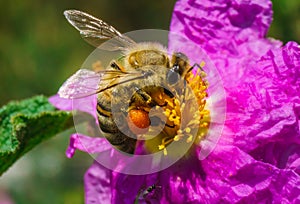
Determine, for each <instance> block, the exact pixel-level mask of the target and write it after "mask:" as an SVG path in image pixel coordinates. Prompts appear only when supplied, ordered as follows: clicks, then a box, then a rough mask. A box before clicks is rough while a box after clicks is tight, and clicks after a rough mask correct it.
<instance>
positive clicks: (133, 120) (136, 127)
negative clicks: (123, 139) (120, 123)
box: [128, 109, 150, 135]
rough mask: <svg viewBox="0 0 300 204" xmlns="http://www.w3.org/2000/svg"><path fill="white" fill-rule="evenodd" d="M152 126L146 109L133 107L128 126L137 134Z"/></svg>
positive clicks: (143, 132)
mask: <svg viewBox="0 0 300 204" xmlns="http://www.w3.org/2000/svg"><path fill="white" fill-rule="evenodd" d="M149 126H150V119H149V114H148V113H147V112H146V111H144V110H138V109H133V110H130V111H129V113H128V127H129V129H130V130H131V131H132V132H133V133H134V134H136V135H140V134H145V133H146V132H148V129H149Z"/></svg>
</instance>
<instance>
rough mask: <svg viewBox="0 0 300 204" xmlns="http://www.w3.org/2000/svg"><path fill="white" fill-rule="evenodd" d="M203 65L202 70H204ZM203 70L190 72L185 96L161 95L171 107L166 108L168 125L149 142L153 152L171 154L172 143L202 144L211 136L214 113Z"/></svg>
mask: <svg viewBox="0 0 300 204" xmlns="http://www.w3.org/2000/svg"><path fill="white" fill-rule="evenodd" d="M204 66H205V63H204V62H202V63H201V64H200V67H204ZM205 77H206V73H205V72H204V71H203V70H202V69H197V70H193V71H192V72H189V73H188V74H187V75H186V77H185V80H186V82H187V84H188V87H185V88H184V90H182V94H181V96H176V97H173V98H170V97H168V96H167V95H165V94H160V96H159V97H160V98H161V99H162V101H165V103H166V104H167V105H166V106H165V107H164V108H163V109H164V112H163V114H164V115H165V116H166V125H165V127H164V129H163V131H162V132H161V133H160V134H159V135H158V136H157V137H156V138H155V139H153V140H150V141H147V142H146V143H145V145H146V148H147V149H148V150H150V151H151V152H156V151H158V150H163V153H164V155H167V154H168V151H167V146H168V145H169V144H171V143H172V142H178V141H182V140H185V142H186V143H191V142H192V141H194V143H196V144H198V143H199V142H200V141H201V140H202V139H203V138H204V137H205V135H206V134H207V131H208V128H209V124H210V112H209V110H207V109H206V98H207V97H208V94H207V89H208V82H207V81H206V80H205Z"/></svg>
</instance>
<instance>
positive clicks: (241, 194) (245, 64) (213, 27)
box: [52, 0, 300, 203]
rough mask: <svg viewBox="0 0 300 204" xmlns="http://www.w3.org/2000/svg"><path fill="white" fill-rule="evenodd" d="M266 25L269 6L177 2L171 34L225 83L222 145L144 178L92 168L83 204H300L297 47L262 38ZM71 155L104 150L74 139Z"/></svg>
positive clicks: (257, 0) (254, 1) (260, 2)
mask: <svg viewBox="0 0 300 204" xmlns="http://www.w3.org/2000/svg"><path fill="white" fill-rule="evenodd" d="M271 21H272V9H271V2H270V1H268V0H249V1H234V0H222V1H209V0H179V1H178V2H177V3H176V5H175V8H174V12H173V17H172V22H171V31H172V32H176V33H179V34H181V35H183V36H185V37H187V38H188V39H190V40H191V41H193V42H194V43H196V44H197V45H199V46H200V47H201V48H202V49H204V50H205V51H206V53H207V55H208V56H209V57H210V59H211V60H212V61H213V63H214V64H215V66H216V68H217V70H218V71H219V73H220V75H221V78H222V80H223V84H224V88H225V91H226V96H227V98H226V100H227V117H226V121H225V127H224V130H223V134H222V136H221V138H220V141H219V143H218V145H217V146H216V148H215V149H214V151H213V152H212V153H211V154H210V155H209V156H208V157H207V158H205V159H204V160H199V151H200V148H198V147H196V148H194V151H192V152H191V154H190V156H189V157H183V158H182V159H181V160H179V161H178V162H176V163H175V164H174V165H172V166H170V167H169V168H167V169H165V170H163V171H160V172H157V173H152V174H148V175H126V174H122V173H118V172H114V171H112V170H109V169H106V168H105V167H104V166H102V165H101V164H99V163H98V162H95V163H94V164H93V165H92V166H91V167H90V168H89V170H88V171H87V172H86V174H85V177H84V181H85V197H86V200H85V201H86V203H134V202H135V201H139V202H140V203H300V175H299V174H300V157H299V155H300V133H299V118H300V99H299V98H300V97H299V96H300V79H299V77H300V71H299V68H300V47H299V45H298V44H297V43H296V42H288V43H287V44H286V45H284V46H282V45H281V42H280V41H276V40H273V39H267V38H265V36H266V33H267V30H268V28H269V26H270V23H271ZM170 45H171V46H172V38H171V39H170ZM174 46H175V45H174ZM183 49H185V48H184V47H183ZM186 54H191V55H193V54H194V55H197V53H190V51H189V50H188V48H187V51H186ZM92 101H95V98H93V99H91V103H93V102H92ZM52 102H53V101H52ZM58 102H59V101H55V102H54V104H55V105H56V104H57V103H58ZM59 103H60V102H59ZM62 104H64V103H62ZM68 110H69V109H68ZM79 138H80V140H82V143H85V145H81V144H80V143H79V142H78V141H79ZM91 140H92V142H90V141H91ZM74 149H80V150H83V151H87V152H93V153H94V152H99V153H100V155H101V154H103V153H105V152H107V151H109V146H108V144H107V143H106V142H105V141H104V140H103V139H101V138H98V139H89V138H87V137H86V136H82V135H77V136H73V137H72V138H71V145H70V147H69V150H68V153H69V154H70V156H71V154H73V153H74ZM126 165H130V163H127V164H124V166H123V168H126ZM151 186H152V188H149V187H151ZM150 189H151V190H150Z"/></svg>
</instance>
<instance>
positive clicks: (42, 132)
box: [0, 96, 73, 175]
mask: <svg viewBox="0 0 300 204" xmlns="http://www.w3.org/2000/svg"><path fill="white" fill-rule="evenodd" d="M72 126H73V120H72V115H71V113H68V112H64V111H58V110H57V109H56V108H55V107H54V106H52V105H51V104H50V103H49V102H48V98H46V97H44V96H36V97H33V98H30V99H26V100H23V101H20V102H10V103H9V104H7V105H6V106H3V107H2V108H1V109H0V175H2V173H3V172H5V171H6V170H7V169H8V168H9V167H10V166H11V165H12V164H13V163H14V162H15V161H16V160H17V159H18V158H20V157H21V156H22V155H24V154H25V153H26V152H28V151H29V150H31V149H32V148H33V147H35V146H36V145H38V144H39V143H41V142H43V141H45V140H47V139H49V138H51V137H52V136H55V135H56V134H57V133H59V132H61V131H63V130H66V129H68V128H70V127H72Z"/></svg>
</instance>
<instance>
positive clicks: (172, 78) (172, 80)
mask: <svg viewBox="0 0 300 204" xmlns="http://www.w3.org/2000/svg"><path fill="white" fill-rule="evenodd" d="M179 78H180V76H179V74H178V73H177V72H175V71H174V70H173V69H170V70H169V71H168V73H167V82H168V84H170V85H174V84H176V83H177V82H178V81H179Z"/></svg>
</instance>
